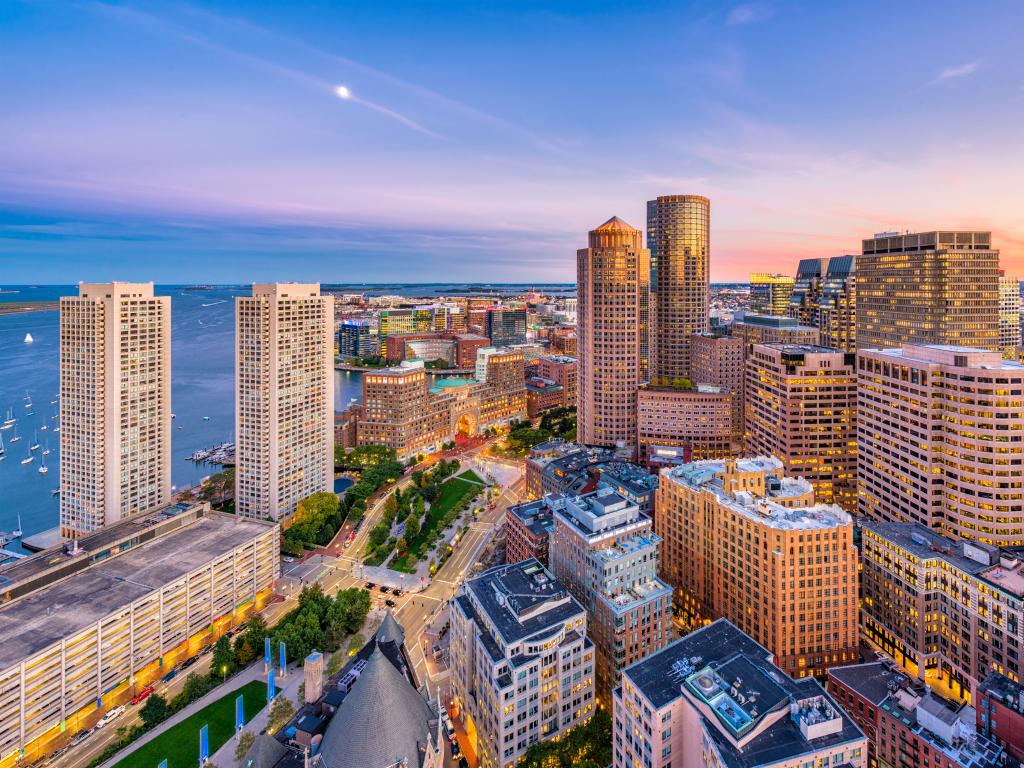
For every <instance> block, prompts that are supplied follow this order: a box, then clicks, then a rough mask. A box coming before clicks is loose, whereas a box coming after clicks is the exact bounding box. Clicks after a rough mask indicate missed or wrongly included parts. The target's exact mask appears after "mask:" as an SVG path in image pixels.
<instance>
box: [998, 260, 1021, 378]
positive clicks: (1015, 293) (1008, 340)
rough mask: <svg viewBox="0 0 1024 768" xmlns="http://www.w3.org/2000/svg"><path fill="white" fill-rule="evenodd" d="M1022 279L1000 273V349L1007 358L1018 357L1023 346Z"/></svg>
mask: <svg viewBox="0 0 1024 768" xmlns="http://www.w3.org/2000/svg"><path fill="white" fill-rule="evenodd" d="M1020 310H1021V301H1020V281H1019V280H1017V278H1016V277H1009V276H1007V275H1003V274H1000V275H999V350H1000V351H1001V352H1002V353H1003V357H1004V358H1006V359H1007V360H1016V359H1017V350H1018V349H1019V348H1020V346H1021V334H1020V322H1021V316H1020Z"/></svg>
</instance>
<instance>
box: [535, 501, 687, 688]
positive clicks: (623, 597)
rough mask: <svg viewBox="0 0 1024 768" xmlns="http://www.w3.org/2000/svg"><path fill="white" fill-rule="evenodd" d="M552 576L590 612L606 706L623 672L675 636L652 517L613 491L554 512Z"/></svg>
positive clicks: (669, 593)
mask: <svg viewBox="0 0 1024 768" xmlns="http://www.w3.org/2000/svg"><path fill="white" fill-rule="evenodd" d="M552 512H553V515H554V528H553V530H552V532H551V537H550V544H549V548H548V552H549V560H550V564H551V570H552V572H553V573H554V574H555V577H556V578H557V579H558V580H559V581H560V582H561V583H563V584H564V585H565V586H566V587H568V588H569V591H570V592H572V593H573V595H574V596H575V597H576V599H577V600H579V601H580V602H581V603H582V604H583V606H584V607H585V608H586V609H587V623H588V626H589V627H590V638H591V639H592V640H593V641H594V650H595V651H596V661H597V663H596V665H595V671H596V678H597V695H598V697H599V700H600V701H605V702H607V701H609V700H610V695H611V690H612V688H614V687H615V686H616V685H618V683H619V675H620V673H621V672H622V669H623V667H625V666H626V665H628V664H631V663H632V662H634V661H636V660H637V659H642V658H643V657H644V656H647V655H648V654H650V653H653V652H655V651H657V650H659V649H660V648H662V647H663V646H664V645H665V643H666V642H667V641H668V639H669V636H670V632H671V626H670V625H671V616H672V588H671V587H669V586H668V585H667V584H666V583H665V582H663V581H662V580H661V579H659V578H658V544H659V542H660V539H659V538H658V537H657V536H655V535H654V533H653V531H652V524H651V518H650V517H648V516H647V515H645V514H644V513H643V512H641V511H640V507H639V506H638V505H637V504H636V503H634V502H631V501H629V500H628V499H625V498H623V497H622V496H619V495H618V494H617V493H615V491H613V490H612V489H611V488H607V487H600V488H599V489H598V490H596V491H594V492H593V493H589V494H587V495H586V496H572V497H569V498H567V499H565V500H564V503H560V504H558V505H556V506H555V507H554V508H553V509H552Z"/></svg>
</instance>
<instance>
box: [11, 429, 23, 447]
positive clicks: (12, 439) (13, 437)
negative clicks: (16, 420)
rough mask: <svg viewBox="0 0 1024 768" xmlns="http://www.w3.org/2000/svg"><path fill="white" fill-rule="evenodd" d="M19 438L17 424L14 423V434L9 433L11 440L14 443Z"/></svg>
mask: <svg viewBox="0 0 1024 768" xmlns="http://www.w3.org/2000/svg"><path fill="white" fill-rule="evenodd" d="M19 440H21V435H19V434H18V425H17V424H15V425H14V434H13V435H11V442H12V443H16V442H18V441H19Z"/></svg>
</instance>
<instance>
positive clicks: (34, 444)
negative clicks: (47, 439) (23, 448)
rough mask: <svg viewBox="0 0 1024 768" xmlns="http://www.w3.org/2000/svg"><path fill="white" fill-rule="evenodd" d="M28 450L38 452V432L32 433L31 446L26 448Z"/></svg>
mask: <svg viewBox="0 0 1024 768" xmlns="http://www.w3.org/2000/svg"><path fill="white" fill-rule="evenodd" d="M28 449H29V450H30V451H38V450H39V432H38V431H37V432H35V433H33V435H32V444H31V445H30V446H29V447H28Z"/></svg>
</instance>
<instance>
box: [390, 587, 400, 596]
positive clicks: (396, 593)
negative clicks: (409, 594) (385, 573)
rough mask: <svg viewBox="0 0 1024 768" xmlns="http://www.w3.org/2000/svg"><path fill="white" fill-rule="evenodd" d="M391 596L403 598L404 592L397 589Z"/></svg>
mask: <svg viewBox="0 0 1024 768" xmlns="http://www.w3.org/2000/svg"><path fill="white" fill-rule="evenodd" d="M391 594H393V595H394V596H395V597H401V596H402V590H400V589H396V590H395V591H394V592H392V593H391Z"/></svg>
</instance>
